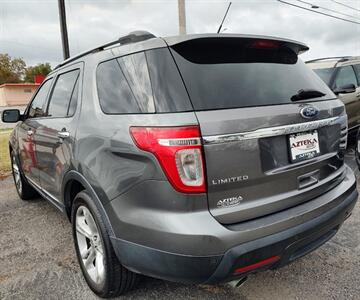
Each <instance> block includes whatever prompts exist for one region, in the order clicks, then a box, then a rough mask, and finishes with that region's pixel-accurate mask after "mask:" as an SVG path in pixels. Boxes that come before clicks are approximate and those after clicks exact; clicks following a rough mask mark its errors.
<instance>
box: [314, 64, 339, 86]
mask: <svg viewBox="0 0 360 300" xmlns="http://www.w3.org/2000/svg"><path fill="white" fill-rule="evenodd" d="M334 70H335V68H325V69H314V70H313V71H314V72H315V73H316V74H317V75H318V76H319V77H320V78H321V79H322V80H323V81H324V82H325V83H326V84H327V85H328V86H330V81H331V77H332V75H333V73H334Z"/></svg>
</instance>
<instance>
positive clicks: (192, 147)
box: [130, 126, 206, 193]
mask: <svg viewBox="0 0 360 300" xmlns="http://www.w3.org/2000/svg"><path fill="white" fill-rule="evenodd" d="M130 133H131V136H132V137H133V140H134V142H135V144H136V145H137V147H138V148H139V149H141V150H144V151H147V152H151V153H153V154H154V155H155V156H156V158H157V159H158V161H159V163H160V165H161V167H162V169H163V170H164V172H165V174H166V177H167V178H168V180H169V182H170V183H171V184H172V186H173V187H174V188H175V189H176V190H177V191H179V192H183V193H204V192H206V183H205V178H204V160H203V149H202V144H201V137H200V130H199V127H198V126H186V127H130Z"/></svg>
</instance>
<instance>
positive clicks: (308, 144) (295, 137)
mask: <svg viewBox="0 0 360 300" xmlns="http://www.w3.org/2000/svg"><path fill="white" fill-rule="evenodd" d="M289 144H290V157H291V162H299V161H302V160H306V159H310V158H313V157H315V156H318V155H320V146H319V135H318V132H317V131H316V130H314V131H311V132H301V133H296V134H291V135H290V136H289Z"/></svg>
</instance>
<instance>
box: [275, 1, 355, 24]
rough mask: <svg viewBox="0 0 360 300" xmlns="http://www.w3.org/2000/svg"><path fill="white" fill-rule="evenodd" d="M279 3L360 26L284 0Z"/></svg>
mask: <svg viewBox="0 0 360 300" xmlns="http://www.w3.org/2000/svg"><path fill="white" fill-rule="evenodd" d="M277 1H278V2H281V3H283V4H287V5H290V6H294V7H297V8H300V9H304V10H308V11H311V12H313V13H316V14H320V15H323V16H327V17H330V18H334V19H338V20H342V21H345V22H349V23H354V24H358V25H360V23H359V22H356V21H352V20H348V19H344V18H340V17H337V16H333V15H329V14H326V13H323V12H320V11H316V10H312V9H310V8H306V7H303V6H300V5H296V4H293V3H289V2H286V1H283V0H277Z"/></svg>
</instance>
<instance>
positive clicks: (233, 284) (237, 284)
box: [227, 276, 248, 288]
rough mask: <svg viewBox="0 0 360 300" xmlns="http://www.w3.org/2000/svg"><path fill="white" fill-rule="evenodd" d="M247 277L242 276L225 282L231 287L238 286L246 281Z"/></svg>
mask: <svg viewBox="0 0 360 300" xmlns="http://www.w3.org/2000/svg"><path fill="white" fill-rule="evenodd" d="M247 279H248V277H247V276H244V277H241V278H240V279H236V280H233V281H230V282H228V283H227V284H228V285H230V286H231V287H233V288H239V287H241V286H242V285H243V284H244V283H245V282H246V281H247Z"/></svg>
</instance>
